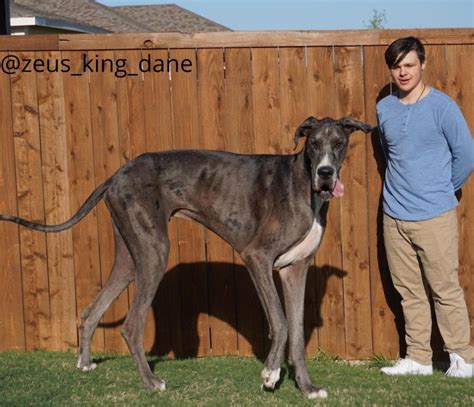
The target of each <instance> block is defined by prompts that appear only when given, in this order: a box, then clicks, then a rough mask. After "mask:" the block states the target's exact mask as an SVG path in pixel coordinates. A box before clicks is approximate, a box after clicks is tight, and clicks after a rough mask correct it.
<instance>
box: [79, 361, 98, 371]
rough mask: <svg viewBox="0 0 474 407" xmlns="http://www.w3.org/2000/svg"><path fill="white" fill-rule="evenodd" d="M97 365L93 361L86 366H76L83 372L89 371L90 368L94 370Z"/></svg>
mask: <svg viewBox="0 0 474 407" xmlns="http://www.w3.org/2000/svg"><path fill="white" fill-rule="evenodd" d="M96 367H97V365H96V364H95V363H91V364H90V365H88V366H82V367H80V366H78V368H79V369H81V370H82V371H83V372H90V371H91V370H94V369H95V368H96Z"/></svg>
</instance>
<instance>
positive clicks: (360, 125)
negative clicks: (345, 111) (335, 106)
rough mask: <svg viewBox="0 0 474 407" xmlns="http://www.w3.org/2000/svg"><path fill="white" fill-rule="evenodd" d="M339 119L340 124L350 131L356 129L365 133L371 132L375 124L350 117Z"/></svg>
mask: <svg viewBox="0 0 474 407" xmlns="http://www.w3.org/2000/svg"><path fill="white" fill-rule="evenodd" d="M338 121H339V124H341V125H342V127H343V128H344V130H345V131H346V132H348V133H352V132H354V131H356V130H360V131H363V132H364V133H369V132H370V131H371V130H372V129H373V126H372V125H371V124H368V123H364V122H361V121H359V120H355V119H351V118H350V117H343V118H342V119H339V120H338Z"/></svg>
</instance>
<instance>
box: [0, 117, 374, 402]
mask: <svg viewBox="0 0 474 407" xmlns="http://www.w3.org/2000/svg"><path fill="white" fill-rule="evenodd" d="M371 129H372V126H370V125H369V124H366V123H363V122H360V121H357V120H353V119H351V118H342V119H339V120H334V119H331V118H324V119H321V120H318V119H316V118H314V117H309V118H307V119H306V120H305V121H304V122H303V123H302V124H301V126H300V127H299V128H298V129H297V131H296V134H295V144H297V143H298V140H299V139H300V138H302V137H305V138H306V141H305V144H304V148H303V149H302V150H301V151H300V152H298V153H296V154H290V155H241V154H233V153H228V152H221V151H219V152H217V151H204V150H175V151H163V152H157V153H146V154H143V155H141V156H139V157H137V158H136V159H134V160H131V161H129V162H127V163H126V164H125V165H123V166H122V167H121V168H120V169H118V171H117V172H116V173H115V174H114V175H113V176H112V177H110V178H109V179H108V180H106V181H105V182H104V183H103V184H102V185H100V186H99V187H98V188H97V189H96V190H95V191H94V192H93V193H92V194H91V195H90V197H89V198H88V199H87V200H86V202H85V203H84V204H83V206H82V207H81V208H80V209H79V211H78V212H77V213H76V214H75V215H74V216H73V217H72V218H71V219H70V220H68V221H67V222H65V223H63V224H61V225H55V226H50V225H43V224H38V223H34V222H30V221H27V220H24V219H21V218H18V217H15V216H8V215H0V220H6V221H11V222H15V223H18V224H20V225H23V226H26V227H28V228H31V229H35V230H38V231H43V232H60V231H62V230H65V229H68V228H70V227H72V226H73V225H75V224H76V223H78V222H79V221H80V220H81V219H82V218H84V216H86V214H87V213H88V212H89V211H91V210H92V208H94V207H95V205H96V204H97V203H98V202H99V201H100V200H101V199H104V201H105V203H106V205H107V207H108V209H109V211H110V214H111V216H112V220H113V226H114V234H115V251H116V253H115V264H114V266H113V270H112V272H111V274H110V277H109V279H108V281H107V282H106V284H105V285H104V287H103V288H102V290H101V291H100V292H99V294H98V295H97V297H96V298H95V299H94V301H93V302H92V304H90V305H89V306H88V307H87V308H86V309H85V310H84V311H83V313H82V327H81V340H80V347H79V352H78V361H77V367H78V368H79V369H82V370H91V369H94V368H95V364H94V363H92V360H91V352H90V347H91V338H92V335H93V333H94V331H95V329H96V327H97V325H98V323H99V320H100V318H101V317H102V315H103V314H104V312H105V311H106V310H107V308H108V307H109V306H110V304H111V303H112V302H113V300H114V299H115V298H117V297H118V295H119V294H120V293H121V292H122V291H123V290H124V289H125V288H126V287H127V286H128V285H129V283H130V282H131V281H133V280H135V281H136V286H137V288H136V294H135V297H134V299H133V302H132V304H131V307H130V311H129V313H128V315H127V318H126V320H125V323H124V326H123V329H122V335H123V337H124V338H125V340H126V342H127V344H128V347H129V349H130V353H131V354H132V356H133V358H134V360H135V363H136V365H137V367H138V370H139V373H140V375H141V378H142V380H143V382H144V384H145V386H146V387H147V388H150V389H159V390H164V389H165V382H164V381H163V380H161V379H159V378H158V377H156V376H155V375H154V374H153V373H152V371H151V369H150V367H149V365H148V363H147V360H146V358H145V351H144V346H143V331H144V324H145V316H146V313H147V309H148V307H149V306H150V304H151V302H152V300H153V297H154V296H155V293H156V291H157V288H158V285H159V283H160V280H161V279H162V278H163V275H164V273H165V271H166V266H167V260H168V252H169V240H168V233H167V224H168V222H169V219H170V218H171V217H172V216H177V217H181V218H187V219H192V220H194V221H197V222H199V223H201V224H203V225H204V226H206V227H207V228H209V229H211V230H212V231H214V232H215V233H216V234H218V235H219V236H220V237H221V238H223V239H224V240H225V241H227V242H228V243H229V244H230V245H231V246H232V247H233V248H234V249H235V250H236V251H237V252H238V253H239V254H240V256H241V258H242V260H243V261H244V263H245V265H246V267H247V268H248V270H249V272H250V276H251V277H252V280H253V282H254V284H255V287H256V289H257V292H258V295H259V298H260V300H261V302H262V305H263V309H264V311H265V314H266V317H267V319H268V322H269V325H270V337H271V338H272V344H271V349H270V352H269V354H268V356H267V359H266V360H265V365H264V369H263V371H262V374H261V376H262V381H263V386H264V387H265V388H267V389H274V387H275V385H276V383H277V382H278V381H279V379H280V367H281V365H282V363H283V361H284V357H285V346H286V342H287V340H289V362H290V364H292V365H293V367H294V369H295V377H296V382H297V384H298V386H299V388H300V389H301V391H302V392H303V393H304V394H305V395H306V396H307V397H309V398H318V397H319V398H322V397H326V396H327V393H326V391H325V390H324V388H322V387H316V386H315V385H313V383H312V382H311V379H310V377H309V375H308V371H307V368H306V365H305V361H304V351H305V342H304V332H303V305H304V292H305V283H306V274H307V270H308V266H309V264H310V263H311V260H312V258H313V256H314V254H315V252H316V249H317V248H318V246H319V243H320V241H321V237H322V234H323V230H324V225H325V219H324V217H325V216H323V215H322V214H321V212H320V209H321V207H322V206H323V203H324V202H325V201H327V200H329V199H330V198H331V197H332V196H341V195H342V194H343V187H342V184H341V182H340V181H339V177H338V176H339V170H340V168H341V165H342V162H343V160H344V158H345V156H346V151H347V147H348V138H349V135H350V134H351V133H352V132H354V131H355V130H361V131H363V132H365V133H368V132H369V131H370V130H371ZM272 269H278V270H279V273H280V276H281V281H282V286H283V295H284V304H285V311H286V312H285V313H284V312H283V308H282V304H281V302H280V299H279V296H278V293H277V290H276V288H275V284H274V281H273V274H272ZM285 314H286V316H285Z"/></svg>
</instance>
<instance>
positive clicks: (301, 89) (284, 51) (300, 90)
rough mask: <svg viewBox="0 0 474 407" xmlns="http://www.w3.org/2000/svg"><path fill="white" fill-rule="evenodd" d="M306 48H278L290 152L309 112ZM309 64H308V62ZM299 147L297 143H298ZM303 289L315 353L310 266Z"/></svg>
mask: <svg viewBox="0 0 474 407" xmlns="http://www.w3.org/2000/svg"><path fill="white" fill-rule="evenodd" d="M307 56H308V55H307V49H306V47H298V48H297V47H292V48H281V49H280V75H279V76H280V95H281V134H282V139H281V141H280V144H281V147H280V150H279V152H280V153H282V154H289V153H292V152H294V149H295V145H294V141H293V139H294V135H295V131H296V129H297V128H298V126H299V125H300V124H301V123H302V122H303V121H304V120H305V119H306V118H307V117H308V116H309V115H310V114H311V110H310V109H311V108H312V106H311V105H310V104H309V100H310V97H311V96H310V95H309V88H308V86H307V69H309V66H308V67H307ZM308 65H309V64H308ZM300 148H301V147H300ZM306 280H307V281H306V292H305V305H304V309H305V313H304V326H305V339H306V353H307V354H308V355H310V356H314V355H316V354H317V352H318V349H319V341H318V331H317V329H316V328H317V326H318V324H319V318H318V313H317V303H318V295H317V291H316V289H317V276H316V273H315V269H314V267H311V268H310V270H309V272H308V276H307V279H306Z"/></svg>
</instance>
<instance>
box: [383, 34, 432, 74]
mask: <svg viewBox="0 0 474 407" xmlns="http://www.w3.org/2000/svg"><path fill="white" fill-rule="evenodd" d="M410 51H415V52H416V54H417V55H418V59H419V60H420V63H423V62H425V47H424V46H423V44H422V43H421V41H420V40H419V39H418V38H416V37H412V36H410V37H404V38H399V39H398V40H395V41H393V42H392V43H391V44H390V45H389V46H388V48H387V50H386V51H385V63H386V64H387V66H388V67H389V69H392V68H393V67H394V66H395V65H397V64H398V63H399V62H400V61H401V60H402V59H403V58H405V57H406V55H407V54H408V53H409V52H410Z"/></svg>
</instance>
